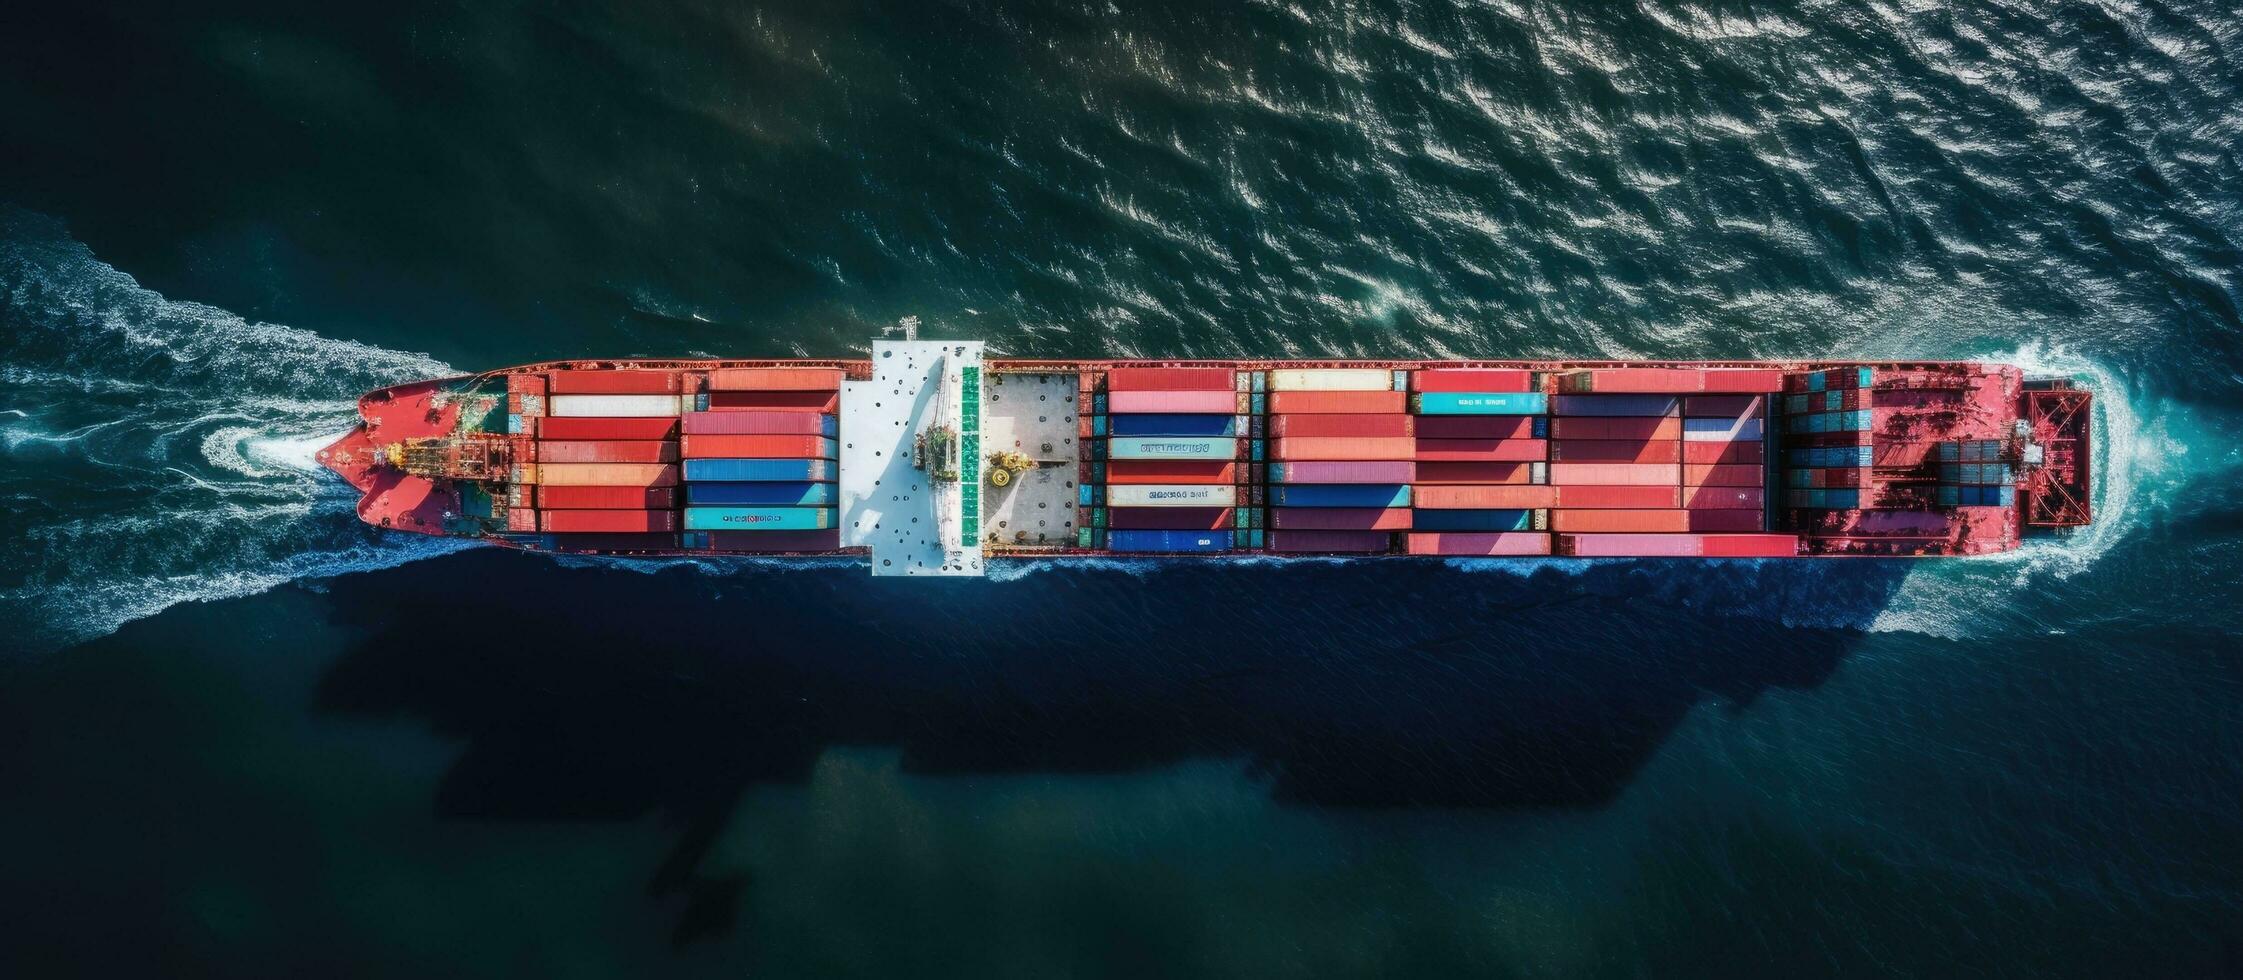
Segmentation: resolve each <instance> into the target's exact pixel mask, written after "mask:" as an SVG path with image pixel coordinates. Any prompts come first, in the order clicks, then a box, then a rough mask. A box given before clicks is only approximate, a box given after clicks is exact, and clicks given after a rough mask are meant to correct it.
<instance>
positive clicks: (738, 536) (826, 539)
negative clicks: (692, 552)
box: [706, 528, 841, 555]
mask: <svg viewBox="0 0 2243 980" xmlns="http://www.w3.org/2000/svg"><path fill="white" fill-rule="evenodd" d="M707 534H708V539H707V540H708V544H707V546H706V547H707V549H708V550H710V551H729V552H734V553H738V554H766V555H768V554H804V553H816V552H825V551H839V550H841V529H840V528H830V529H828V530H824V531H709V532H707Z"/></svg>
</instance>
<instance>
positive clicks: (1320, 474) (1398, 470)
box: [1116, 459, 1419, 483]
mask: <svg viewBox="0 0 2243 980" xmlns="http://www.w3.org/2000/svg"><path fill="white" fill-rule="evenodd" d="M1116 465H1118V464H1116ZM1418 469H1419V467H1418V465H1417V464H1416V463H1412V462H1410V461H1408V460H1402V459H1396V460H1360V461H1352V460H1348V461H1313V462H1306V463H1287V464H1285V479H1284V480H1283V481H1282V482H1285V483H1408V482H1410V481H1411V480H1413V479H1415V478H1416V477H1417V472H1418ZM1271 482H1279V481H1275V480H1273V481H1271Z"/></svg>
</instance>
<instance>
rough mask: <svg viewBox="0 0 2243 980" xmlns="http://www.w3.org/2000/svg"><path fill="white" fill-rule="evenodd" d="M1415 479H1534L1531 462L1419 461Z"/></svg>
mask: <svg viewBox="0 0 2243 980" xmlns="http://www.w3.org/2000/svg"><path fill="white" fill-rule="evenodd" d="M1412 482H1415V483H1426V484H1434V485H1444V484H1445V485H1450V486H1465V485H1475V484H1479V485H1486V484H1520V483H1533V482H1534V465H1533V464H1532V463H1419V464H1417V477H1416V479H1415V480H1413V481H1412Z"/></svg>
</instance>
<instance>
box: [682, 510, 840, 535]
mask: <svg viewBox="0 0 2243 980" xmlns="http://www.w3.org/2000/svg"><path fill="white" fill-rule="evenodd" d="M832 526H833V508H831V507H688V508H686V509H685V529H686V530H688V531H822V530H824V529H826V528H829V527H832Z"/></svg>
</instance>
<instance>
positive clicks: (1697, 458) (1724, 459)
mask: <svg viewBox="0 0 2243 980" xmlns="http://www.w3.org/2000/svg"><path fill="white" fill-rule="evenodd" d="M1767 458H1768V447H1767V445H1766V444H1765V443H1761V442H1758V441H1754V442H1686V443H1683V444H1682V461H1683V462H1684V463H1690V464H1694V465H1699V466H1712V465H1714V464H1717V463H1750V464H1752V465H1754V466H1758V465H1760V464H1761V463H1764V462H1766V461H1767Z"/></svg>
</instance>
